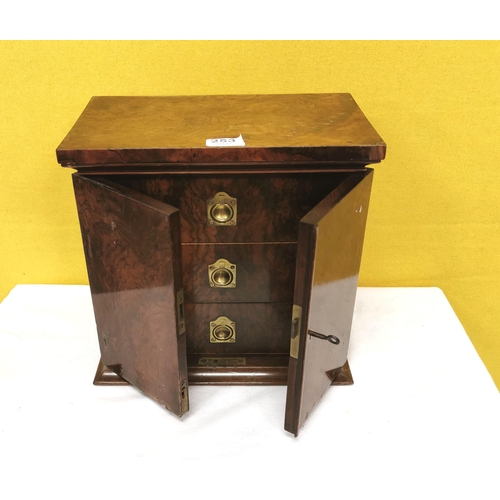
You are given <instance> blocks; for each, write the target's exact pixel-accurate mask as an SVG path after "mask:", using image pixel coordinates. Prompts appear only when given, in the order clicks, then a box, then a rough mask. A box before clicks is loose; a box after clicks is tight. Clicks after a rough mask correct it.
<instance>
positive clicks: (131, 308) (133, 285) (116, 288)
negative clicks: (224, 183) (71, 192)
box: [73, 174, 188, 416]
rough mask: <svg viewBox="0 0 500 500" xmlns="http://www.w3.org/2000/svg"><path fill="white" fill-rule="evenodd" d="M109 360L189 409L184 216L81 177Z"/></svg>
mask: <svg viewBox="0 0 500 500" xmlns="http://www.w3.org/2000/svg"><path fill="white" fill-rule="evenodd" d="M73 181H74V189H75V196H76V202H77V208H78V215H79V218H80V225H81V230H82V239H83V246H84V250H85V258H86V262H87V270H88V275H89V282H90V289H91V293H92V302H93V306H94V313H95V318H96V323H97V331H98V335H99V346H100V349H101V356H102V362H103V364H104V365H106V366H107V367H108V368H110V369H111V370H112V371H114V372H115V373H117V374H118V375H119V376H120V377H122V378H124V379H125V380H127V381H128V382H130V383H131V384H133V385H134V386H136V387H138V388H139V389H141V390H142V391H143V392H144V393H145V394H147V395H148V396H150V397H151V398H153V399H155V400H156V401H158V402H159V403H160V404H162V405H164V406H165V407H166V408H168V409H169V410H170V411H172V412H173V413H175V414H176V415H179V416H180V415H182V414H183V413H185V412H186V411H188V392H187V391H188V387H187V360H186V335H185V333H182V329H181V328H179V326H178V325H179V317H178V310H177V307H176V302H177V292H178V291H179V290H180V289H181V288H182V275H181V266H180V254H181V245H180V240H179V232H180V231H179V211H178V210H177V209H175V208H173V207H171V206H169V205H166V204H164V203H161V202H159V201H157V200H154V199H152V198H148V197H147V196H144V195H141V194H139V193H136V192H134V191H131V190H129V189H127V188H124V187H123V186H120V185H119V184H116V183H113V182H110V181H108V180H106V179H99V180H95V179H91V178H87V177H84V176H81V175H78V174H75V175H73Z"/></svg>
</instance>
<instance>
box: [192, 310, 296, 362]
mask: <svg viewBox="0 0 500 500" xmlns="http://www.w3.org/2000/svg"><path fill="white" fill-rule="evenodd" d="M185 314H186V345H187V352H188V354H236V353H238V354H251V353H253V354H276V353H280V354H286V353H289V352H290V328H291V327H290V325H291V321H292V304H186V305H185ZM221 316H224V317H227V318H228V319H229V320H231V321H232V322H234V328H235V336H234V342H218V343H214V342H210V328H211V324H212V323H214V321H215V320H216V319H217V318H219V317H221Z"/></svg>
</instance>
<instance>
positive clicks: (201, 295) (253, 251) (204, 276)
mask: <svg viewBox="0 0 500 500" xmlns="http://www.w3.org/2000/svg"><path fill="white" fill-rule="evenodd" d="M296 253H297V245H296V243H252V244H241V245H235V244H220V245H214V244H210V243H207V244H184V245H182V276H183V280H184V297H185V300H186V302H288V303H290V304H291V303H292V300H293V283H294V279H295V259H296ZM219 259H226V260H228V261H229V262H231V263H232V264H234V265H235V266H236V287H234V288H216V287H211V286H210V280H209V274H208V266H209V265H210V264H213V263H214V262H216V261H217V260H219Z"/></svg>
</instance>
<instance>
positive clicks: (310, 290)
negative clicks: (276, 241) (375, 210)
mask: <svg viewBox="0 0 500 500" xmlns="http://www.w3.org/2000/svg"><path fill="white" fill-rule="evenodd" d="M372 177H373V173H372V171H369V172H367V173H364V174H351V175H350V176H349V178H348V179H346V180H345V181H344V182H343V183H342V184H341V185H340V186H339V187H338V188H337V189H336V190H335V191H333V192H332V193H331V194H330V195H329V196H328V197H327V198H325V199H324V200H323V201H322V202H321V203H319V204H318V206H316V207H315V208H314V209H313V210H311V212H309V213H308V214H307V215H306V216H305V217H304V218H303V219H302V220H301V221H300V228H299V241H298V249H297V273H296V280H295V298H294V303H295V304H297V305H299V306H301V307H302V321H301V329H300V343H299V350H298V358H297V359H295V358H294V357H291V358H290V370H289V379H288V380H289V381H288V393H287V403H286V413H285V429H286V430H287V431H289V432H292V433H293V434H294V435H295V436H297V435H298V432H299V429H300V427H301V426H302V425H303V423H304V422H305V420H306V419H307V417H308V415H309V413H310V412H311V410H312V409H313V407H314V406H315V405H316V404H317V402H318V401H319V399H320V398H321V396H322V395H323V393H324V392H325V390H326V389H327V388H328V386H329V385H331V382H332V380H333V379H334V378H335V377H336V376H337V374H338V371H339V369H340V368H341V367H342V366H343V365H344V364H345V363H346V360H347V349H348V344H349V337H350V332H351V324H352V315H353V311H354V301H355V297H356V290H357V283H358V275H359V267H360V263H361V251H362V247H363V238H364V232H365V225H366V217H367V213H368V203H369V197H370V189H371V183H372ZM309 332H318V333H320V334H323V335H334V336H335V337H337V338H338V339H339V340H340V343H339V345H333V344H331V343H329V342H328V341H327V340H322V339H319V338H317V337H313V336H311V335H309Z"/></svg>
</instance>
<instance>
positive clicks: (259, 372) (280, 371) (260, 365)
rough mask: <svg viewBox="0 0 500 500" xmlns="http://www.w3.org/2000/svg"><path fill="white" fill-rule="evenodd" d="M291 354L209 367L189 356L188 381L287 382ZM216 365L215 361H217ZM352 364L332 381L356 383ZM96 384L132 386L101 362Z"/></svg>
mask: <svg viewBox="0 0 500 500" xmlns="http://www.w3.org/2000/svg"><path fill="white" fill-rule="evenodd" d="M288 358H289V357H288V355H282V354H276V355H268V356H259V355H246V356H245V357H244V358H240V357H238V358H237V359H244V360H245V363H244V364H234V366H233V365H231V361H230V360H231V359H232V358H229V362H228V363H224V362H222V363H221V366H218V367H217V366H209V365H208V366H207V364H205V363H200V361H201V360H206V359H210V358H207V357H206V355H201V356H200V355H191V356H188V381H189V385H287V380H288ZM214 359H217V361H220V360H224V356H219V355H217V358H214ZM214 364H215V363H214ZM352 383H353V381H352V376H351V371H350V369H349V363H347V362H346V364H345V365H344V366H343V367H342V368H341V369H340V370H339V372H338V374H337V376H336V377H335V379H334V380H333V381H332V385H350V384H352ZM94 384H95V385H129V383H128V382H127V381H126V380H124V379H122V378H121V377H120V376H118V375H117V374H116V373H115V372H113V371H111V370H110V369H109V368H107V367H106V366H104V365H103V364H102V361H99V366H98V368H97V373H96V376H95V379H94Z"/></svg>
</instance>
